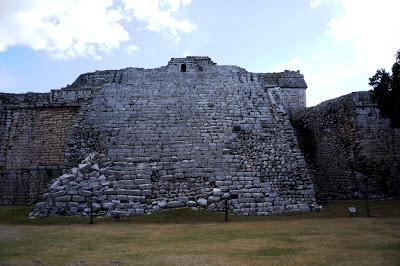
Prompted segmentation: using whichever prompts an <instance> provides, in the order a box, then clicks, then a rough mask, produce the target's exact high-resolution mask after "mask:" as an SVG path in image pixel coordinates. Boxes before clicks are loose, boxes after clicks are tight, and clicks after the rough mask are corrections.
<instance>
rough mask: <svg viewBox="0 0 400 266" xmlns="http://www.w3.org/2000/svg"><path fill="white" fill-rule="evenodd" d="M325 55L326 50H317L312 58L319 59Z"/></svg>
mask: <svg viewBox="0 0 400 266" xmlns="http://www.w3.org/2000/svg"><path fill="white" fill-rule="evenodd" d="M323 55H324V52H322V51H318V52H315V53H314V54H313V55H312V56H311V58H312V59H313V60H319V59H320V58H321V57H322V56H323Z"/></svg>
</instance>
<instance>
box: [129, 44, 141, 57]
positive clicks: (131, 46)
mask: <svg viewBox="0 0 400 266" xmlns="http://www.w3.org/2000/svg"><path fill="white" fill-rule="evenodd" d="M127 50H128V54H129V55H133V54H134V53H135V52H136V51H137V50H139V47H137V46H136V45H134V44H131V45H129V46H128V47H127Z"/></svg>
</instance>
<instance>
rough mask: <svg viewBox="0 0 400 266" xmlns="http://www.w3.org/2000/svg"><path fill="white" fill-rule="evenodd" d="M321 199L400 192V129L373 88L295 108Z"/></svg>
mask: <svg viewBox="0 0 400 266" xmlns="http://www.w3.org/2000/svg"><path fill="white" fill-rule="evenodd" d="M292 122H293V123H294V125H295V127H296V129H297V133H298V137H299V143H300V147H301V149H302V151H303V152H304V154H305V158H306V161H307V163H308V165H309V167H310V168H311V169H312V170H313V180H314V184H315V186H316V193H317V197H318V198H319V199H353V198H364V197H365V196H368V197H372V198H374V197H375V198H384V197H393V196H397V197H398V196H400V131H399V129H393V128H391V127H390V122H389V120H388V119H384V118H382V117H381V116H380V115H379V109H378V108H377V106H376V104H374V103H373V101H372V100H371V97H370V94H369V92H355V93H351V94H348V95H345V96H342V97H340V98H337V99H333V100H330V101H326V102H324V103H321V104H319V105H317V106H315V107H311V108H307V110H303V111H300V112H297V113H295V114H293V116H292Z"/></svg>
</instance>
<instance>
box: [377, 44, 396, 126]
mask: <svg viewBox="0 0 400 266" xmlns="http://www.w3.org/2000/svg"><path fill="white" fill-rule="evenodd" d="M369 85H371V86H372V87H373V88H374V89H373V91H372V96H373V99H374V100H375V102H376V103H377V104H378V107H379V109H380V111H381V115H382V116H383V117H386V118H390V121H391V124H392V127H397V128H398V127H400V50H399V51H397V54H396V61H395V63H394V64H393V66H392V74H390V73H389V72H386V70H385V69H378V70H377V71H376V73H375V75H374V76H372V77H371V78H370V79H369Z"/></svg>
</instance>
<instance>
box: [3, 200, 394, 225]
mask: <svg viewBox="0 0 400 266" xmlns="http://www.w3.org/2000/svg"><path fill="white" fill-rule="evenodd" d="M369 205H370V214H371V216H372V217H399V218H400V201H380V202H370V203H369ZM349 206H354V207H356V208H357V212H358V217H366V204H365V202H361V201H337V202H329V203H326V204H323V211H318V212H305V213H287V214H277V215H270V216H244V215H229V221H230V222H242V221H266V220H285V219H303V218H304V219H313V218H318V219H320V218H338V217H349V214H348V212H347V208H348V207H349ZM31 207H32V206H30V205H3V206H0V224H23V225H53V224H54V225H62V224H86V223H89V219H90V218H89V217H69V216H49V217H45V218H35V219H32V218H29V217H28V213H29V212H30V210H31ZM352 219H356V218H352ZM113 222H120V223H155V224H169V223H170V224H171V223H172V224H174V223H193V224H194V223H223V222H224V214H223V213H215V212H208V211H204V210H201V211H193V210H191V209H189V208H181V209H170V210H167V211H161V212H158V213H154V214H149V215H143V216H135V217H128V218H126V219H123V220H117V221H116V220H113V219H111V218H95V223H113Z"/></svg>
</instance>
